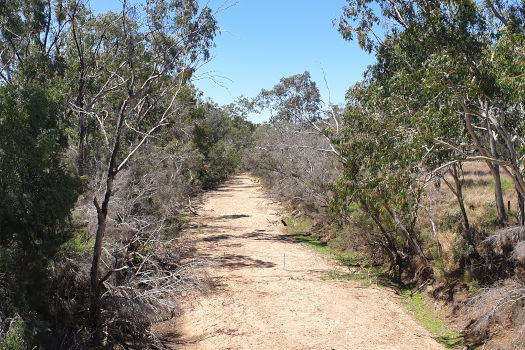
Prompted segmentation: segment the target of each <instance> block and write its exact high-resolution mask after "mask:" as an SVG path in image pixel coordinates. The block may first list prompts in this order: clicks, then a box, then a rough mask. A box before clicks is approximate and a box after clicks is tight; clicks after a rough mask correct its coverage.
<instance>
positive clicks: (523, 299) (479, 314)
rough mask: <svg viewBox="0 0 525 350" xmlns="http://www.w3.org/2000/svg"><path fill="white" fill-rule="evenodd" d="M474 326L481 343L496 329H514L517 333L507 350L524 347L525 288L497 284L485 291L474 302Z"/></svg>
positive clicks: (502, 283) (510, 338) (512, 284)
mask: <svg viewBox="0 0 525 350" xmlns="http://www.w3.org/2000/svg"><path fill="white" fill-rule="evenodd" d="M471 303H472V312H473V316H474V322H472V324H471V325H470V327H469V330H470V331H471V332H472V333H473V334H474V335H476V336H477V337H479V338H481V339H485V338H487V337H488V336H489V335H490V333H491V331H492V330H494V328H495V327H497V326H499V327H505V326H509V325H511V326H513V329H514V332H513V334H512V336H511V337H509V339H508V341H507V344H506V346H508V347H510V348H514V349H522V348H524V347H525V285H524V284H522V283H521V282H518V281H515V280H509V281H505V282H503V281H502V282H498V283H496V284H494V285H493V286H491V287H487V288H482V289H481V291H480V292H479V293H478V294H477V295H476V296H474V297H472V298H471Z"/></svg>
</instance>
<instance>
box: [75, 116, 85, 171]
mask: <svg viewBox="0 0 525 350" xmlns="http://www.w3.org/2000/svg"><path fill="white" fill-rule="evenodd" d="M85 140H86V125H85V120H84V114H83V113H82V112H80V115H79V116H78V158H77V167H78V175H79V176H82V175H85V174H86V168H85V164H86V155H85V151H84V144H85Z"/></svg>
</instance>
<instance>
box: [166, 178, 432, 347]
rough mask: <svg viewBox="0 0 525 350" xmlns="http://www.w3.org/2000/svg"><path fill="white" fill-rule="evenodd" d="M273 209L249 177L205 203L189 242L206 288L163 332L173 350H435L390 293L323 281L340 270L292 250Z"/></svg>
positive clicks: (312, 254) (299, 249) (302, 251)
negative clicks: (203, 266)
mask: <svg viewBox="0 0 525 350" xmlns="http://www.w3.org/2000/svg"><path fill="white" fill-rule="evenodd" d="M279 210H280V207H279V205H278V204H276V203H274V202H272V201H270V200H269V199H268V198H267V196H266V194H265V192H264V190H263V189H262V188H261V186H260V185H259V184H258V183H257V182H256V181H255V179H253V178H252V177H250V176H249V175H241V176H237V177H235V178H233V179H232V180H231V181H230V182H228V183H227V184H225V185H224V186H223V187H221V188H220V189H218V190H217V191H214V192H211V193H209V194H208V195H207V196H206V199H205V202H204V206H203V207H202V208H201V209H200V211H199V216H198V218H196V220H195V222H194V224H195V225H194V226H195V228H193V229H191V231H190V232H189V234H190V235H193V236H194V237H195V238H196V240H197V241H198V243H197V254H198V255H200V256H201V257H202V258H205V259H210V260H212V261H213V262H212V264H211V265H209V266H208V267H207V273H208V275H209V277H210V279H211V285H212V287H211V290H210V291H209V292H208V293H205V294H201V295H192V296H188V297H187V298H185V300H184V301H183V302H182V304H183V305H184V313H183V314H182V316H181V317H180V318H178V319H175V320H174V321H172V322H171V323H170V324H167V325H164V326H163V327H162V328H163V329H164V332H165V334H167V336H169V337H171V340H172V344H173V345H172V346H173V348H174V349H403V350H404V349H425V350H429V349H442V346H441V345H440V344H439V343H438V342H437V341H436V340H434V339H433V338H432V336H431V334H430V333H429V332H428V331H427V330H425V329H424V328H423V327H422V326H421V325H419V324H418V323H417V322H416V321H415V320H414V319H413V317H412V316H411V315H409V314H408V313H407V312H406V311H405V310H404V308H403V307H402V306H401V305H400V303H399V301H398V300H397V298H396V296H395V294H393V293H391V292H389V291H388V290H384V289H380V288H377V287H374V286H370V287H362V286H361V285H360V282H358V281H338V280H326V279H322V277H326V276H327V274H328V272H329V271H333V270H336V269H341V267H338V266H336V265H335V263H334V262H332V261H329V260H328V259H326V258H324V257H322V256H319V255H318V254H317V253H315V252H314V251H312V250H311V249H309V248H308V247H305V246H303V245H301V244H297V243H294V242H293V240H292V239H291V238H290V237H289V236H288V234H287V233H286V230H285V229H284V227H283V226H282V224H281V223H280V216H279ZM166 330H167V331H166Z"/></svg>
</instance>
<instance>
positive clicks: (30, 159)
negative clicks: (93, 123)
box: [0, 84, 80, 341]
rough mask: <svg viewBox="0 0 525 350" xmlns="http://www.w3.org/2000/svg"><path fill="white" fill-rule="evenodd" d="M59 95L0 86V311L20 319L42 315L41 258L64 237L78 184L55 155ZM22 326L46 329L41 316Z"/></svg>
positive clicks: (62, 142) (46, 278)
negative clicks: (0, 284) (1, 275)
mask: <svg viewBox="0 0 525 350" xmlns="http://www.w3.org/2000/svg"><path fill="white" fill-rule="evenodd" d="M59 101H60V99H59V97H58V95H57V91H55V90H53V89H52V88H50V87H48V86H45V85H38V84H28V85H25V86H19V87H18V88H16V89H15V88H13V87H0V257H1V258H0V271H5V283H6V284H5V286H6V287H5V289H3V290H0V292H1V294H2V295H0V299H3V300H4V302H2V303H0V312H7V315H13V313H15V312H16V313H20V314H21V315H22V316H23V317H24V319H26V315H28V314H29V313H31V312H36V316H31V317H30V318H29V319H30V320H37V319H39V318H40V319H42V318H45V317H46V314H47V306H48V305H47V303H48V301H49V300H48V297H49V296H50V293H51V292H52V281H51V279H50V274H49V271H48V268H49V264H50V263H51V261H52V259H53V258H54V257H55V256H56V254H57V252H58V250H59V247H60V246H61V245H62V244H63V243H64V242H65V241H67V240H68V239H69V237H70V229H69V224H68V218H69V214H70V211H71V208H72V207H73V205H74V203H75V201H76V199H77V196H78V190H79V185H80V181H79V180H78V178H77V177H75V176H73V175H71V174H70V173H69V171H68V170H67V169H66V168H65V167H64V165H63V163H62V155H63V152H64V151H65V148H66V146H67V139H66V137H65V135H64V124H63V123H62V121H61V120H60V118H59V117H60V113H61V109H60V104H59ZM36 291H38V293H37V292H36ZM35 317H36V318H35ZM26 327H28V328H34V329H35V333H36V334H37V337H39V336H45V334H46V333H47V326H46V325H45V323H42V322H40V323H38V322H37V323H29V324H27V326H26ZM28 341H29V338H28Z"/></svg>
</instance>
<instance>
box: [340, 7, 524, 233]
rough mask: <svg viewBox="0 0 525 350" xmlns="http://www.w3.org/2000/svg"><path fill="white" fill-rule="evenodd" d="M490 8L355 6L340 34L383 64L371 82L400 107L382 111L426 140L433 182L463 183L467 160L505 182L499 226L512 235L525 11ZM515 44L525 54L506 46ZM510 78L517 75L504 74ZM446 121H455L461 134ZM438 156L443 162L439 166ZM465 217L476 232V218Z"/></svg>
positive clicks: (518, 180) (518, 181)
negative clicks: (508, 184)
mask: <svg viewBox="0 0 525 350" xmlns="http://www.w3.org/2000/svg"><path fill="white" fill-rule="evenodd" d="M485 5H486V8H483V7H481V4H478V3H476V2H471V1H454V2H450V1H361V0H354V1H348V6H346V7H345V9H344V14H343V16H342V17H341V21H340V24H339V30H340V32H341V34H342V35H343V37H344V38H346V39H353V38H354V37H356V38H357V40H358V41H359V44H360V45H361V47H362V48H363V49H365V50H367V51H368V52H372V51H373V52H375V53H376V57H377V59H378V62H377V63H376V64H375V65H373V66H372V67H371V68H370V72H369V73H370V74H371V79H372V80H373V81H374V82H376V84H377V90H376V91H378V93H380V94H382V96H383V98H384V99H386V100H390V101H394V103H391V104H390V105H385V104H383V106H382V107H381V108H382V109H383V111H384V113H385V114H387V115H390V116H391V115H399V114H400V113H404V114H405V115H406V118H405V119H404V120H400V122H401V124H400V125H403V126H404V127H405V128H412V129H413V130H415V131H416V132H417V135H418V137H421V138H422V139H425V140H426V141H425V144H424V147H426V149H428V150H429V154H431V155H432V156H431V157H428V158H429V159H430V158H432V157H433V158H434V159H433V160H432V162H431V163H428V162H427V164H424V163H425V162H423V159H422V165H426V166H430V165H433V166H434V167H435V168H434V169H432V168H431V169H428V170H429V171H430V173H431V174H432V171H433V170H436V171H437V173H439V172H441V171H443V170H445V171H448V170H450V171H451V173H452V174H454V172H455V171H456V170H457V165H458V164H460V163H461V162H465V161H484V162H486V163H487V165H488V167H489V170H490V172H491V174H492V176H493V178H494V183H495V187H494V188H495V194H494V195H495V203H496V207H497V211H498V223H499V225H500V226H505V225H507V221H508V219H507V216H506V212H505V206H504V201H503V193H502V190H501V180H500V169H503V170H504V171H505V172H507V173H508V174H509V175H510V176H511V177H512V178H513V180H514V184H515V187H516V190H517V192H518V193H519V194H520V196H522V194H523V183H522V182H523V169H522V165H521V164H522V163H521V158H520V157H521V153H520V151H519V150H520V148H521V145H522V141H521V137H522V136H521V135H522V132H523V131H522V130H523V128H522V127H521V120H522V118H520V117H519V115H520V113H521V111H520V107H519V106H520V103H519V102H518V100H516V99H515V98H514V99H512V96H513V95H514V96H516V93H511V92H510V91H509V89H508V83H509V82H511V81H512V84H514V86H516V84H517V85H519V84H520V82H521V79H522V78H523V77H522V76H520V73H519V72H520V71H521V69H522V68H520V67H521V66H520V65H519V64H517V62H516V61H512V59H510V57H522V56H523V55H522V53H520V47H522V46H521V45H519V37H520V35H519V34H518V33H517V32H519V31H520V30H521V23H522V20H521V17H522V12H521V10H520V9H521V8H522V5H521V4H520V3H517V2H511V4H509V3H506V2H499V1H498V2H494V1H492V2H491V1H486V2H485ZM379 25H384V28H385V29H384V30H383V32H382V33H381V31H378V30H377V29H378V27H379ZM512 31H514V33H513V32H512ZM376 33H377V34H376ZM509 38H513V39H511V40H512V42H513V43H515V44H518V45H515V46H513V47H512V48H511V47H510V46H508V45H504V43H505V42H507V41H508V40H509ZM503 48H504V49H503ZM502 49H503V50H502ZM516 55H517V56H516ZM502 59H503V60H504V61H505V63H504V64H503V65H502V63H503V62H501V61H499V60H502ZM518 60H519V58H518ZM503 67H505V68H503ZM502 69H504V70H506V71H507V72H508V73H509V75H505V74H497V73H496V72H501V70H502ZM510 71H512V73H510ZM506 84H507V85H506ZM505 86H507V88H505ZM517 91H519V90H516V92H517ZM507 115H513V116H514V118H509V117H507ZM390 116H389V117H390ZM440 120H443V121H446V120H451V121H454V120H455V121H454V125H456V126H455V127H454V128H456V130H453V129H451V128H450V125H452V124H450V123H442V122H441V121H440ZM440 124H441V126H440ZM447 150H448V151H447ZM438 154H440V155H439V157H438V158H441V160H439V161H438V162H437V163H436V159H437V158H436V156H437V155H438ZM443 155H446V157H445V158H443ZM439 162H442V163H441V164H439ZM454 169H456V170H454ZM458 184H459V183H458ZM459 189H460V188H459V187H457V186H456V187H455V190H454V192H455V194H456V195H457V197H458V203H459V205H460V207H462V199H461V197H462V196H461V193H460V192H459V191H458V190H459ZM520 198H521V197H520ZM520 202H522V201H520ZM522 206H523V205H521V207H522ZM462 211H463V212H464V208H463V210H462ZM520 212H521V210H520ZM463 216H464V224H465V227H468V219H467V217H466V214H465V215H463ZM521 216H523V215H521Z"/></svg>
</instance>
